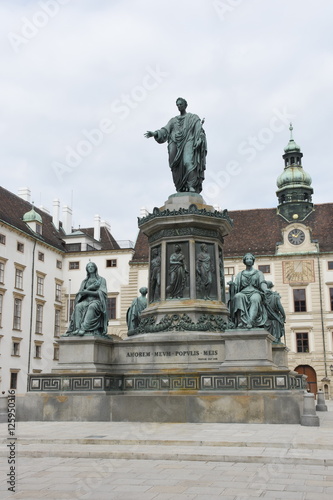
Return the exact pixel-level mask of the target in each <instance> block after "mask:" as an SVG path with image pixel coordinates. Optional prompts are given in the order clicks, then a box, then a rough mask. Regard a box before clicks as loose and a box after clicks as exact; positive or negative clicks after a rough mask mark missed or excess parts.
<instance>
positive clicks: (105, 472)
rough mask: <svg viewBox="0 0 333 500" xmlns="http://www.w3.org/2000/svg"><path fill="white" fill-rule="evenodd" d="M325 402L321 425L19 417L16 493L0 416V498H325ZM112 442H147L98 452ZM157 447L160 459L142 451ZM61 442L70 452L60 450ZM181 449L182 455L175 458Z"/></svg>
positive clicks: (332, 417)
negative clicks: (34, 419)
mask: <svg viewBox="0 0 333 500" xmlns="http://www.w3.org/2000/svg"><path fill="white" fill-rule="evenodd" d="M328 406H329V410H331V411H328V412H320V413H319V412H318V415H319V417H320V420H321V426H320V427H301V426H297V425H294V426H291V425H286V426H283V425H262V424H258V425H256V424H126V423H123V422H122V423H116V424H113V423H107V422H99V423H95V424H93V423H91V422H89V423H88V422H55V423H50V422H43V423H42V422H22V423H18V434H17V436H18V440H17V449H16V451H17V454H16V485H15V492H10V491H8V490H7V488H8V484H7V483H6V481H7V474H8V473H9V464H8V458H7V457H8V452H7V448H6V446H7V445H6V443H7V442H8V441H7V437H6V424H0V437H1V439H0V441H1V447H0V451H1V454H0V498H1V500H5V499H8V498H10V499H13V500H14V499H24V500H30V499H31V500H38V499H40V498H43V499H53V500H61V499H68V500H80V499H82V500H104V499H105V500H106V499H107V500H134V499H135V500H141V499H142V500H153V499H154V500H185V499H195V500H206V499H210V500H214V499H224V500H228V499H230V500H239V499H246V500H251V499H254V498H265V499H275V500H280V499H281V500H332V498H333V402H329V404H328ZM126 427H127V431H126V432H125V429H126ZM116 436H118V440H116ZM101 439H107V441H106V442H105V443H106V444H105V443H104V444H100V443H101V441H100V440H101ZM56 442H57V444H55V443H56ZM149 443H150V444H149ZM121 447H123V448H124V449H127V453H128V454H129V456H131V454H132V455H133V456H134V454H136V455H138V454H139V452H140V451H141V449H142V448H144V449H149V450H151V451H150V452H148V451H147V452H144V453H143V454H142V456H141V457H140V458H141V459H137V458H129V459H124V458H105V453H104V452H103V450H104V449H105V448H107V449H108V450H109V454H110V456H112V449H113V448H114V449H115V452H116V453H120V451H119V452H118V451H117V450H120V448H121ZM69 448H70V450H69ZM90 450H93V451H90ZM159 450H160V451H161V450H163V452H164V453H165V454H166V456H167V459H151V458H149V456H154V454H156V453H158V451H159ZM175 450H176V451H175ZM188 450H190V451H188ZM205 450H208V451H207V457H206V459H201V457H204V454H205ZM209 450H213V451H214V453H215V454H214V453H213V451H210V452H209ZM226 450H228V451H226ZM70 451H71V452H72V454H73V455H74V456H62V455H66V454H69V453H70ZM185 452H186V456H190V457H191V458H190V459H179V457H181V456H182V453H185ZM149 453H150V455H149ZM89 454H91V455H92V456H89ZM98 454H100V455H101V457H99V456H97V455H98ZM259 460H261V461H262V462H259Z"/></svg>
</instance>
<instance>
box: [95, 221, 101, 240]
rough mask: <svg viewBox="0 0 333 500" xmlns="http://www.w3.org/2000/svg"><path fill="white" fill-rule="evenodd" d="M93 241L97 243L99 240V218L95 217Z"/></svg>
mask: <svg viewBox="0 0 333 500" xmlns="http://www.w3.org/2000/svg"><path fill="white" fill-rule="evenodd" d="M94 239H95V240H97V241H99V240H100V239H101V217H100V215H95V217H94Z"/></svg>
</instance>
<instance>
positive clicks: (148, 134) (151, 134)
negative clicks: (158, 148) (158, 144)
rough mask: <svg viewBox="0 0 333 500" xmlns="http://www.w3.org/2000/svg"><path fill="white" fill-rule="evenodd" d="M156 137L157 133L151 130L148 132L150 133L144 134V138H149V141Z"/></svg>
mask: <svg viewBox="0 0 333 500" xmlns="http://www.w3.org/2000/svg"><path fill="white" fill-rule="evenodd" d="M155 135H156V132H151V131H150V130H148V132H146V133H145V134H144V136H145V137H147V139H149V137H155Z"/></svg>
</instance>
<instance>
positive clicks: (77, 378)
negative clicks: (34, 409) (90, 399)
mask: <svg viewBox="0 0 333 500" xmlns="http://www.w3.org/2000/svg"><path fill="white" fill-rule="evenodd" d="M119 390H122V377H121V376H114V377H112V376H106V375H97V376H94V375H51V376H45V375H31V376H30V377H29V391H30V392H63V391H66V392H67V391H71V392H91V391H119Z"/></svg>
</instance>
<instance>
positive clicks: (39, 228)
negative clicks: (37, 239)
mask: <svg viewBox="0 0 333 500" xmlns="http://www.w3.org/2000/svg"><path fill="white" fill-rule="evenodd" d="M36 233H37V234H42V226H41V225H40V224H38V223H36Z"/></svg>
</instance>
